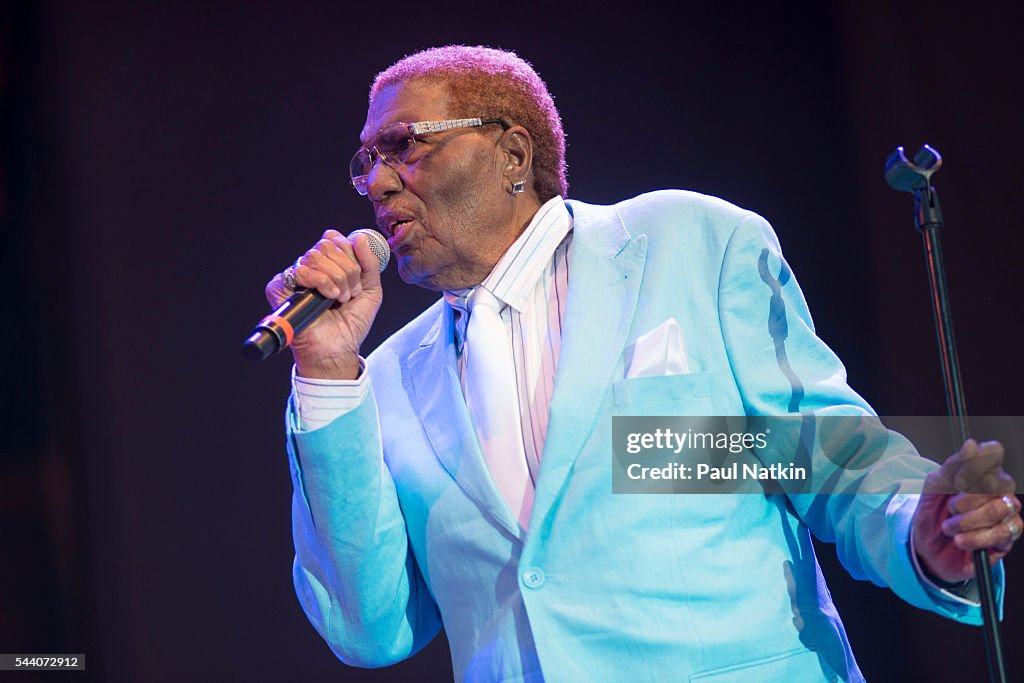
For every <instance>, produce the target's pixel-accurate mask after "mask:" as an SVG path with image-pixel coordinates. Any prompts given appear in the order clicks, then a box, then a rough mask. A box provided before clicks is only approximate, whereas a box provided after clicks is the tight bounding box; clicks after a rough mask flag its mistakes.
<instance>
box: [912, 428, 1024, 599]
mask: <svg viewBox="0 0 1024 683" xmlns="http://www.w3.org/2000/svg"><path fill="white" fill-rule="evenodd" d="M1003 457H1004V453H1003V447H1002V445H1001V444H999V443H998V442H996V441H987V442H984V443H981V444H978V443H977V442H976V441H975V440H974V439H968V440H967V441H966V442H965V443H964V445H963V447H962V448H961V449H960V452H959V453H956V454H954V455H952V456H950V457H949V458H947V459H946V462H944V463H942V467H940V468H939V469H937V470H935V471H934V472H932V473H931V474H929V475H928V477H927V478H926V479H925V482H924V490H923V493H922V495H921V502H920V504H919V505H918V508H917V512H916V513H915V515H914V520H913V523H912V527H911V533H912V534H913V535H914V547H915V548H916V550H917V555H918V558H919V559H920V561H921V564H922V565H923V567H924V568H925V570H926V571H927V572H928V573H929V574H931V576H932V577H933V578H937V579H939V580H940V581H944V582H946V583H957V582H960V581H965V580H967V579H971V578H974V576H975V574H974V560H973V557H972V555H973V551H975V550H983V549H984V550H988V551H989V554H988V557H989V562H990V563H992V564H995V563H996V562H998V561H999V560H1000V559H1002V558H1003V557H1005V556H1006V554H1007V553H1008V552H1010V548H1012V547H1013V544H1014V542H1015V541H1016V540H1017V539H1018V538H1020V535H1021V530H1022V528H1024V521H1022V520H1021V516H1020V510H1021V504H1020V501H1019V500H1018V499H1017V497H1016V496H1015V495H1013V491H1014V481H1013V478H1012V477H1010V475H1008V474H1007V473H1006V472H1004V471H1003V467H1002V466H1003Z"/></svg>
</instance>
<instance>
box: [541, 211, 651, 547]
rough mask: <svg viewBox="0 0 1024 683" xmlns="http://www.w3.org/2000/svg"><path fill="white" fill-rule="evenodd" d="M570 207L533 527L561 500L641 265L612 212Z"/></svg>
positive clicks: (629, 313) (640, 252)
mask: <svg viewBox="0 0 1024 683" xmlns="http://www.w3.org/2000/svg"><path fill="white" fill-rule="evenodd" d="M569 206H570V210H571V211H572V213H573V242H572V258H571V261H570V263H569V291H568V296H567V299H566V309H565V319H564V321H563V325H562V329H563V337H562V349H561V352H560V354H559V361H558V371H557V373H556V374H555V391H554V395H553V396H552V399H551V415H550V419H549V422H548V433H547V440H546V441H545V443H544V454H543V457H542V458H541V470H540V476H539V477H538V481H537V492H536V497H535V499H534V507H533V515H532V517H531V527H535V525H536V524H539V523H540V522H541V518H542V517H543V515H544V514H546V512H547V511H548V510H549V509H550V507H551V504H552V502H553V501H554V500H555V498H556V497H557V496H558V495H559V492H560V491H561V490H562V488H563V486H564V485H565V480H566V477H567V476H568V474H569V471H570V470H571V469H572V465H573V463H574V462H575V460H576V458H577V457H578V456H579V453H580V451H581V449H582V448H583V444H584V442H585V441H586V439H587V437H588V435H589V434H590V433H591V431H592V429H593V425H594V422H595V420H596V419H597V417H598V410H599V409H600V406H601V403H602V401H603V400H604V396H605V394H606V392H607V388H608V385H609V382H611V381H612V372H613V371H614V369H615V367H616V366H617V364H618V360H619V357H620V356H621V354H622V351H623V349H624V347H625V343H626V337H627V335H628V334H629V329H630V327H631V325H632V321H633V315H634V312H635V310H636V304H637V297H638V296H639V293H640V283H641V281H642V279H643V269H644V263H645V261H646V257H647V237H646V235H640V236H638V237H636V238H631V236H630V235H629V233H628V232H627V230H626V228H625V226H624V225H623V224H622V221H621V219H620V218H619V216H618V213H617V212H615V211H614V210H613V209H610V208H603V207H595V206H590V205H586V204H580V203H578V202H570V203H569ZM608 464H609V466H611V461H610V460H609V463H608Z"/></svg>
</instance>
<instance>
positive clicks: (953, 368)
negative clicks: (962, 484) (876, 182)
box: [885, 145, 1006, 683]
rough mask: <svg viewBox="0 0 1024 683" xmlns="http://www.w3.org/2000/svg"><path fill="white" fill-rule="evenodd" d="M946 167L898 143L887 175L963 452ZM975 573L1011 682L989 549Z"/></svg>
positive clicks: (1002, 676)
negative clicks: (947, 258) (945, 238)
mask: <svg viewBox="0 0 1024 683" xmlns="http://www.w3.org/2000/svg"><path fill="white" fill-rule="evenodd" d="M941 166H942V156H940V155H939V153H938V152H937V151H936V150H935V149H934V148H932V147H930V146H928V145H925V146H924V147H922V148H921V149H919V150H918V151H917V154H915V155H914V161H913V163H912V162H910V161H908V160H907V157H906V156H905V155H904V154H903V148H902V147H897V148H896V151H894V152H893V153H892V154H890V155H889V158H888V159H886V161H885V179H886V181H887V182H888V183H889V185H890V186H891V187H892V188H893V189H894V190H899V191H901V192H910V193H911V194H913V195H914V224H915V226H916V227H917V230H918V232H920V233H921V237H922V238H923V239H924V254H925V261H926V264H927V268H928V284H929V285H930V288H931V299H932V313H933V314H934V315H935V334H936V335H937V337H938V342H939V357H940V359H941V361H942V381H943V384H944V386H945V389H946V408H947V410H948V412H949V423H950V430H951V432H952V436H953V450H954V451H958V450H960V446H961V444H963V442H964V441H965V440H966V439H967V435H968V434H969V433H970V430H969V429H968V426H967V406H966V403H965V401H964V387H963V383H962V382H961V379H960V361H959V360H958V357H957V352H956V338H955V337H954V336H953V315H952V313H951V310H950V305H949V290H948V288H947V286H946V271H945V269H944V267H943V264H942V247H941V244H940V242H939V228H941V227H942V210H941V209H940V208H939V196H938V194H937V193H936V192H935V188H934V187H932V185H931V176H932V174H934V173H935V172H936V171H938V170H939V168H940V167H941ZM974 572H975V576H977V579H978V592H979V593H980V597H981V613H982V619H983V620H984V631H985V655H986V659H987V660H988V673H989V680H990V681H993V682H998V683H1006V667H1005V665H1004V663H1003V646H1002V641H1001V639H1000V637H999V619H998V612H997V610H996V597H995V586H994V584H993V581H992V569H991V567H989V562H988V551H987V550H975V551H974Z"/></svg>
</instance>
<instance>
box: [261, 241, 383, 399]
mask: <svg viewBox="0 0 1024 683" xmlns="http://www.w3.org/2000/svg"><path fill="white" fill-rule="evenodd" d="M379 266H380V264H379V262H378V260H377V257H376V256H375V255H374V253H373V251H371V249H370V246H369V245H368V244H367V242H366V236H365V235H357V236H356V238H355V239H354V240H353V241H352V242H349V240H348V238H347V237H345V236H344V235H342V234H341V233H340V232H338V231H337V230H328V231H327V232H325V233H324V235H323V237H322V238H321V239H320V241H319V242H317V243H316V244H315V245H313V248H312V249H310V250H309V251H307V252H306V253H305V254H303V255H302V256H300V257H299V259H298V260H297V261H296V262H295V270H294V275H295V283H296V286H297V287H304V288H308V289H315V290H317V291H318V292H320V294H321V295H323V296H325V297H327V298H328V299H334V300H335V302H336V303H335V304H334V305H333V306H332V307H331V308H329V309H328V310H326V311H325V312H324V313H323V314H322V315H321V316H320V317H319V318H317V319H316V320H315V321H314V322H313V324H311V325H310V326H309V327H307V328H306V329H305V330H303V331H302V332H301V333H299V334H298V335H296V336H295V339H294V341H292V344H291V347H290V348H291V350H292V355H293V356H294V358H295V370H296V372H297V373H298V375H299V376H301V377H311V378H316V379H355V378H356V377H357V376H358V374H359V347H360V346H361V345H362V343H363V340H365V339H366V335H367V334H369V332H370V327H371V326H372V325H373V321H374V318H376V317H377V311H378V310H379V309H380V304H381V301H382V300H383V298H384V292H383V290H382V289H381V286H380V267H379ZM293 293H294V291H293V290H292V289H291V288H289V287H288V285H287V284H286V283H285V280H284V276H283V274H282V273H279V274H277V275H275V276H274V277H273V279H271V280H270V282H268V283H267V288H266V294H267V301H269V302H270V306H271V308H277V307H278V306H280V305H281V304H282V303H283V302H284V301H285V300H286V299H287V298H288V297H290V296H291V295H292V294H293Z"/></svg>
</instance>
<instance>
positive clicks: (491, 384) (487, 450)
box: [462, 287, 533, 529]
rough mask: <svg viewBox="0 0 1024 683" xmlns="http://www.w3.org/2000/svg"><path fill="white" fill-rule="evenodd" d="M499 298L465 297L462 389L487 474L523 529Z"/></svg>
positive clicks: (524, 487)
mask: <svg viewBox="0 0 1024 683" xmlns="http://www.w3.org/2000/svg"><path fill="white" fill-rule="evenodd" d="M502 308H503V304H502V302H501V300H499V299H498V298H497V297H495V296H494V295H493V294H491V293H490V292H489V291H487V290H486V289H484V288H483V287H477V288H476V290H474V291H473V293H472V294H471V295H470V297H469V323H468V325H467V326H466V345H465V364H464V366H463V376H462V383H463V391H464V392H465V395H466V405H468V406H469V414H470V416H471V417H472V418H473V426H474V428H475V429H476V434H477V437H478V438H479V439H480V445H481V447H482V448H483V451H484V457H485V458H486V459H487V464H488V466H489V467H490V468H491V476H492V477H493V478H494V483H495V484H496V485H497V487H498V491H499V492H501V497H502V498H504V499H505V502H506V503H507V504H508V506H509V509H510V510H511V511H512V514H513V515H514V516H515V517H516V518H517V519H518V520H519V524H520V525H522V527H523V528H524V529H526V528H527V527H528V526H529V522H530V509H531V508H532V507H533V484H532V482H531V481H530V473H529V470H528V469H527V465H526V451H525V449H524V448H523V436H522V424H521V422H520V420H519V398H518V393H517V391H516V381H515V371H514V369H513V365H512V352H511V349H510V347H509V341H508V334H507V333H506V331H505V324H504V323H503V322H502V321H501V313H500V312H501V309H502Z"/></svg>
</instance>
